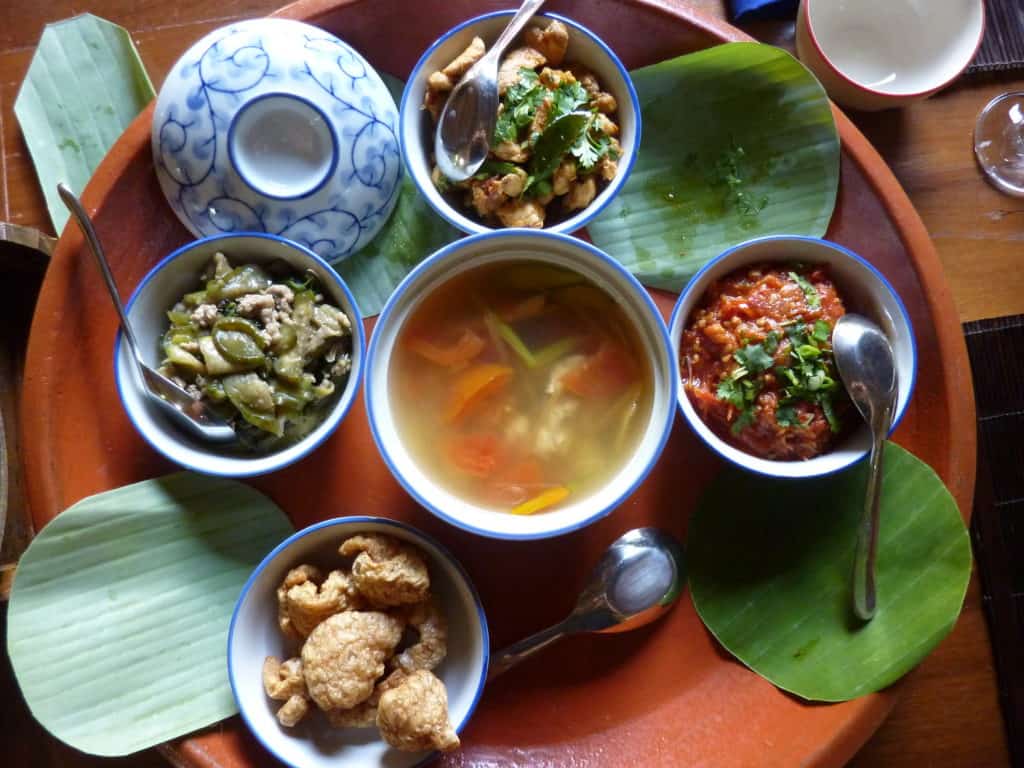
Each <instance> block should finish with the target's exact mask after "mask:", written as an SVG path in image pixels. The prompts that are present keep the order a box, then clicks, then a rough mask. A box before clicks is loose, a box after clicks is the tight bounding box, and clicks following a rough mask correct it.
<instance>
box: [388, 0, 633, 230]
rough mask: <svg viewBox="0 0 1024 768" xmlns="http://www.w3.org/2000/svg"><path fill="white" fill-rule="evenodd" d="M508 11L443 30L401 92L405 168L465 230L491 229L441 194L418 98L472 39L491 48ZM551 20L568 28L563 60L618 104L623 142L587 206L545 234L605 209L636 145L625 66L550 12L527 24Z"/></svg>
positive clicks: (574, 226) (578, 224) (573, 226)
mask: <svg viewBox="0 0 1024 768" xmlns="http://www.w3.org/2000/svg"><path fill="white" fill-rule="evenodd" d="M512 14H513V11H495V12H494V13H487V14H484V15H483V16H477V17H476V18H473V19H469V20H468V21H464V22H462V23H461V24H459V25H458V26H457V27H455V28H453V29H451V30H449V31H448V32H446V33H445V34H444V35H442V36H441V37H440V38H439V39H438V40H437V41H436V42H435V43H434V44H433V45H431V46H430V47H429V48H428V49H427V50H426V52H425V53H424V54H423V55H422V56H421V57H420V60H419V61H418V62H416V66H415V67H413V70H412V73H411V74H410V75H409V79H408V81H406V84H405V91H404V92H403V94H402V108H401V117H400V127H399V136H400V141H401V144H402V157H403V159H404V161H405V165H406V168H407V169H408V171H409V174H410V175H411V176H412V180H413V182H415V184H416V187H417V188H418V189H419V191H420V194H421V195H423V197H424V198H425V199H426V201H427V202H428V203H429V204H430V206H431V207H432V208H433V209H434V210H435V211H437V213H438V214H439V215H440V216H441V217H442V218H443V219H445V221H447V222H448V223H449V224H451V225H452V226H453V227H456V228H457V229H461V230H462V231H463V232H467V233H470V234H472V233H479V232H491V231H496V230H495V229H494V228H492V227H488V226H486V225H485V224H483V223H481V222H480V221H479V220H477V219H475V218H474V217H473V216H472V215H471V213H470V211H469V209H467V208H463V207H462V206H461V205H460V204H459V202H458V201H457V200H454V199H449V198H448V197H446V196H445V195H442V194H441V192H439V191H438V189H437V187H436V186H435V185H434V183H433V181H432V180H431V177H430V173H431V170H432V168H433V162H432V159H431V158H432V157H433V151H434V123H433V121H432V120H431V118H430V114H429V113H428V112H427V111H426V110H424V109H423V108H422V105H423V96H424V94H425V93H426V90H427V78H429V77H430V75H431V73H433V72H436V71H437V70H440V69H443V68H444V67H445V66H446V65H447V64H448V63H449V62H451V61H452V60H453V59H454V58H455V57H456V56H457V55H458V54H459V53H461V52H462V51H463V50H464V49H465V48H466V46H468V45H469V43H470V41H471V40H472V39H473V38H474V37H479V38H480V39H482V40H483V41H484V43H486V44H487V46H488V48H490V46H491V44H492V43H493V42H494V41H495V40H496V39H497V37H498V35H500V34H501V31H502V30H503V29H504V28H505V27H506V26H507V25H508V22H509V20H510V19H511V17H512ZM552 19H557V20H558V21H561V22H562V23H563V24H565V26H566V27H567V28H568V30H569V47H568V49H567V52H566V57H565V58H566V62H568V63H579V64H582V65H584V66H586V67H587V68H588V69H590V70H591V71H592V72H593V73H594V74H595V75H597V78H598V81H599V82H600V83H601V87H602V88H603V89H604V90H605V91H606V92H608V93H611V94H612V95H613V96H614V97H615V100H616V101H617V102H618V111H617V113H616V114H615V116H614V117H615V121H616V122H617V123H618V125H619V130H620V133H619V136H618V139H619V143H620V144H621V145H622V154H621V156H620V157H619V161H618V163H619V169H618V173H617V174H616V176H615V178H614V179H612V180H611V181H610V182H608V184H607V185H606V186H605V188H604V189H602V190H601V192H600V193H599V194H598V195H597V197H595V198H594V200H593V202H591V203H590V205H588V206H587V207H586V208H584V209H583V210H581V211H577V212H576V213H575V214H574V215H572V216H570V217H569V218H566V219H563V220H562V221H559V222H557V223H555V224H553V225H551V226H548V227H544V231H545V232H575V231H576V230H578V229H582V228H583V227H585V226H586V225H587V222H589V221H590V220H591V219H593V218H594V217H595V216H597V215H598V214H599V213H600V212H601V211H602V210H604V208H605V206H607V205H608V203H610V202H611V200H612V198H613V197H615V195H616V194H618V191H619V190H620V189H621V188H622V185H623V184H625V183H626V179H627V178H628V177H629V173H630V171H631V170H632V169H633V163H634V162H635V161H636V153H637V151H638V149H639V147H640V102H639V100H638V98H637V95H636V89H635V88H634V87H633V81H632V79H631V78H630V76H629V72H628V71H627V70H626V67H625V66H623V64H622V62H621V61H620V60H619V57H618V56H616V55H615V52H614V51H613V50H612V49H611V48H610V47H608V44H607V43H605V42H604V41H603V40H601V38H599V37H598V36H597V35H595V34H594V33H593V32H591V31H590V30H589V29H587V28H586V27H584V26H582V25H581V24H579V23H577V22H575V21H573V20H572V19H569V18H566V17H565V16H559V15H557V14H554V13H542V14H537V16H536V17H535V18H534V19H533V21H531V22H530V24H535V23H539V24H542V25H544V24H547V23H548V22H549V21H550V20H552ZM512 47H514V46H510V48H509V50H511V48H512Z"/></svg>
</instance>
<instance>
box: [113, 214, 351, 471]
mask: <svg viewBox="0 0 1024 768" xmlns="http://www.w3.org/2000/svg"><path fill="white" fill-rule="evenodd" d="M217 251H222V252H223V253H224V254H225V255H226V256H227V257H228V261H230V262H231V263H232V264H234V265H236V266H238V265H240V264H244V263H254V264H269V263H271V262H275V261H283V262H286V263H287V264H289V265H290V266H291V267H292V269H294V270H295V272H296V273H297V274H298V275H302V274H305V273H306V271H307V270H311V271H312V272H313V274H315V275H316V277H317V279H318V280H319V281H320V286H321V289H322V291H323V294H324V300H325V301H327V302H329V303H331V304H334V305H335V306H336V307H338V308H339V309H341V310H342V311H343V312H344V313H345V314H346V315H348V318H349V320H351V322H352V350H351V355H352V368H351V370H350V371H349V374H348V379H347V380H346V381H345V385H344V386H343V387H339V388H338V391H336V392H335V394H333V395H331V398H332V400H330V401H329V403H328V405H327V406H326V410H325V411H324V413H323V420H322V421H321V422H320V424H319V425H318V426H317V427H316V428H315V429H313V431H311V432H310V433H309V434H308V435H306V436H305V437H304V438H302V439H301V440H299V441H298V442H296V443H293V444H292V445H289V446H287V447H285V448H282V449H281V450H279V451H276V452H273V453H268V454H251V453H246V452H244V450H243V449H241V448H238V447H235V446H233V445H232V444H230V443H229V444H227V445H225V444H220V445H217V444H211V443H207V442H203V441H202V440H199V439H197V438H196V437H194V436H193V435H192V434H191V433H188V432H185V431H184V430H183V429H182V428H181V427H180V426H179V425H178V424H176V423H175V422H173V421H171V420H170V419H169V418H168V417H167V415H166V414H165V413H164V411H163V409H161V408H160V407H159V406H158V405H157V404H156V403H154V402H153V401H152V400H151V399H150V397H149V396H148V395H147V394H146V393H145V391H144V390H143V388H142V384H141V382H140V381H139V377H138V374H137V371H136V368H135V366H134V364H133V363H132V359H131V352H130V351H129V349H128V345H127V344H126V343H125V342H124V339H123V338H122V334H121V332H120V331H119V332H118V334H117V340H116V342H115V344H114V378H115V382H116V384H117V393H118V395H120V397H121V403H122V404H123V405H124V409H125V411H126V412H127V414H128V419H129V420H130V421H131V422H132V424H133V425H134V426H135V429H137V430H138V432H139V434H140V435H142V437H143V439H145V441H146V442H147V443H149V445H150V446H152V447H153V448H154V449H155V450H156V451H158V452H159V453H161V454H163V455H164V456H166V457H167V458H168V459H170V460H171V461H173V462H175V463H177V464H180V465H181V466H183V467H185V468H187V469H191V470H194V471H196V472H202V473H204V474H208V475H221V476H223V477H248V476H252V475H262V474H265V473H267V472H273V471H275V470H278V469H281V468H282V467H286V466H288V465H289V464H291V463H293V462H296V461H298V460H299V459H301V458H303V457H305V456H306V455H307V454H309V453H310V452H311V451H313V450H315V449H316V447H317V446H319V445H320V443H322V442H323V441H324V440H326V439H327V438H328V437H329V436H330V434H331V433H332V432H333V431H334V430H335V429H336V428H337V426H338V425H339V424H340V423H341V420H342V419H343V418H344V417H345V414H346V413H348V411H349V408H351V407H352V403H353V401H354V400H355V398H356V395H357V394H358V392H359V385H360V383H361V379H362V371H363V360H364V359H365V357H366V346H365V345H366V341H365V334H364V332H363V321H362V315H361V314H360V313H359V306H358V305H357V304H356V300H355V298H354V297H353V296H352V293H351V291H349V289H348V286H347V285H346V284H345V282H344V281H343V280H342V279H341V278H340V277H339V276H338V273H337V272H335V271H334V270H333V269H331V267H330V265H328V264H327V263H326V262H325V261H324V260H323V259H321V258H320V257H319V256H317V255H316V254H315V253H313V252H312V251H310V250H309V249H307V248H304V247H302V246H301V245H298V244H297V243H293V242H290V241H288V240H285V239H284V238H281V237H277V236H276V235H265V234H258V233H246V234H240V235H218V236H216V237H207V238H203V239H201V240H196V241H194V242H191V243H188V244H187V245H184V246H182V247H181V248H179V249H178V250H176V251H174V252H173V253H171V254H170V255H169V256H167V257H166V258H164V259H163V260H162V261H161V262H160V263H159V264H157V265H156V266H155V267H153V268H152V269H151V270H150V271H149V272H148V273H147V274H146V276H145V277H144V278H142V281H141V282H140V283H139V285H138V286H137V287H136V288H135V291H134V292H133V293H132V295H131V298H129V299H128V303H127V305H126V310H127V312H128V320H129V322H130V323H131V325H132V329H133V330H134V331H135V336H136V338H137V339H138V341H139V350H140V352H141V354H142V357H143V361H144V362H145V363H146V364H147V365H149V366H150V367H152V368H154V369H156V368H159V367H160V363H161V361H162V360H163V350H162V347H161V341H162V339H163V335H164V332H165V331H166V330H167V326H168V320H167V310H169V309H170V308H171V307H173V306H174V304H175V303H176V302H177V301H179V300H180V299H181V297H182V296H183V295H184V294H186V293H189V292H191V291H195V290H196V289H197V288H199V287H201V281H200V279H199V276H200V274H201V273H202V272H203V270H204V269H205V267H206V265H207V264H208V263H209V261H210V259H211V258H213V254H214V253H216V252H217Z"/></svg>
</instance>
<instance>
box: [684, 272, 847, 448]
mask: <svg viewBox="0 0 1024 768" xmlns="http://www.w3.org/2000/svg"><path fill="white" fill-rule="evenodd" d="M845 311H846V310H845V308H844V307H843V301H842V299H841V298H840V296H839V294H838V293H837V291H836V287H835V285H834V283H833V282H832V280H831V278H830V277H829V274H828V271H827V268H826V267H823V266H820V265H802V264H784V263H783V264H778V263H775V264H756V265H752V266H747V267H743V268H741V269H739V270H736V271H735V272H732V273H730V274H729V275H727V276H725V277H724V278H722V279H720V280H717V281H716V282H714V283H712V285H711V287H710V288H709V289H708V290H707V293H706V294H705V296H704V298H703V300H702V301H701V303H700V304H699V305H698V306H697V308H696V309H695V310H694V311H693V313H692V315H691V316H690V320H689V323H688V324H687V327H686V329H685V330H684V332H683V335H682V341H681V344H680V369H681V371H682V377H683V385H684V387H685V390H686V393H687V396H688V397H689V398H690V402H691V403H692V404H693V407H694V409H695V410H696V411H697V413H698V415H699V416H700V418H701V419H702V420H703V421H704V423H705V424H707V425H708V426H709V427H710V428H711V429H712V430H713V431H714V432H715V434H717V435H718V436H719V437H721V438H722V439H723V440H725V441H726V442H727V443H730V444H731V445H734V446H736V447H737V448H739V449H740V450H743V451H746V452H747V453H750V454H753V455H755V456H758V457H760V458H764V459H773V460H781V461H789V460H799V459H809V458H813V457H814V456H818V455H820V454H822V453H824V452H825V451H827V450H828V449H829V447H830V446H831V444H832V442H833V441H834V439H835V437H836V435H837V434H838V433H839V432H840V431H841V428H842V424H841V422H842V419H843V416H844V413H845V412H846V410H847V409H848V407H849V401H848V400H847V398H846V395H845V392H844V391H843V389H842V385H841V384H840V383H839V379H838V376H837V374H836V370H835V361H834V359H833V355H832V328H833V327H834V326H835V323H836V321H837V320H838V319H839V318H840V317H842V315H843V314H845Z"/></svg>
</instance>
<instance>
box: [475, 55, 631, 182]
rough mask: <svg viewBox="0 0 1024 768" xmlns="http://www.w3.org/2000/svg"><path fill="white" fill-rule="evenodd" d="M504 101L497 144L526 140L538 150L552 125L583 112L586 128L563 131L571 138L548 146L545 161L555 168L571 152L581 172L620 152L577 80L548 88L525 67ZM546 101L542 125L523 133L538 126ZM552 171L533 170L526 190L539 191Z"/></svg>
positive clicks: (496, 133) (496, 138) (496, 132)
mask: <svg viewBox="0 0 1024 768" xmlns="http://www.w3.org/2000/svg"><path fill="white" fill-rule="evenodd" d="M501 103H502V109H501V114H500V115H498V121H497V124H496V125H495V128H494V141H493V143H494V144H495V145H497V144H501V143H504V142H521V141H526V142H528V143H529V144H530V146H531V147H534V148H535V153H536V151H537V146H538V142H541V141H542V139H543V137H544V136H545V135H546V134H547V133H548V129H549V128H551V127H552V126H553V125H554V124H555V123H556V122H558V121H559V120H560V119H562V118H565V117H567V116H570V115H580V116H582V117H588V118H589V119H588V120H587V122H586V126H585V128H582V130H581V131H579V132H576V131H573V132H571V133H566V132H564V131H563V133H564V134H565V136H566V138H567V139H569V140H568V141H566V142H564V143H562V142H554V144H556V145H557V146H554V147H549V146H545V150H546V154H547V155H551V156H550V157H548V158H547V161H546V162H545V163H544V165H545V166H550V165H551V164H552V163H553V167H552V172H553V170H554V168H557V167H558V165H559V163H560V162H561V160H562V158H564V157H565V156H566V155H567V154H571V155H572V156H573V157H575V158H576V161H577V163H578V167H579V170H580V172H582V173H588V172H590V171H592V170H594V169H595V168H596V166H597V163H598V161H599V160H600V159H601V158H602V157H605V156H606V155H607V156H610V157H612V158H613V159H617V156H618V152H617V151H616V150H615V149H614V148H613V144H612V141H611V139H609V137H608V136H606V135H605V134H604V133H603V132H602V131H601V130H599V129H598V127H597V125H598V123H597V112H596V111H595V110H594V109H593V108H592V107H591V104H590V94H589V93H587V90H586V88H584V87H583V86H582V85H581V84H580V83H578V82H575V81H572V82H564V83H561V84H560V85H558V86H557V87H555V88H548V87H547V86H546V85H545V84H544V83H543V82H541V80H540V76H539V75H538V74H537V73H536V72H535V71H534V70H532V69H526V68H525V67H524V68H522V69H520V70H519V77H518V79H517V80H516V82H515V83H514V84H513V85H511V86H509V88H508V90H506V91H505V94H504V96H502V98H501ZM545 103H546V104H547V106H545V107H544V109H545V110H546V113H545V118H546V119H545V120H544V125H543V126H540V127H541V130H530V132H529V135H527V136H524V135H523V132H524V129H526V128H528V127H530V128H531V129H532V128H533V127H535V126H534V122H535V118H536V117H537V111H538V110H539V109H540V108H541V105H542V104H545ZM577 119H578V118H577ZM581 127H582V126H581ZM547 144H552V141H547ZM549 175H550V173H544V172H540V173H538V172H535V171H531V177H532V178H531V179H530V180H528V181H527V183H526V186H525V190H526V192H527V193H529V194H531V195H532V194H539V192H538V189H537V185H538V184H539V183H540V182H541V181H542V180H543V179H545V178H547V176H549Z"/></svg>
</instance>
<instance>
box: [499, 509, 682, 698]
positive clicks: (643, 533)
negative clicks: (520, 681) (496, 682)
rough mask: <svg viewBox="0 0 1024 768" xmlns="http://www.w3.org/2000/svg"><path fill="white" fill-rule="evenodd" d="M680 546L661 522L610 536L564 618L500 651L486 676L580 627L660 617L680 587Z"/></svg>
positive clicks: (623, 626)
mask: <svg viewBox="0 0 1024 768" xmlns="http://www.w3.org/2000/svg"><path fill="white" fill-rule="evenodd" d="M683 563H684V560H683V549H682V547H681V546H680V545H679V544H678V543H677V542H676V540H675V539H673V538H672V537H671V536H669V535H668V534H666V533H663V532H662V531H659V530H658V529H657V528H634V529H633V530H632V531H628V532H627V533H624V534H623V535H622V536H620V537H619V538H618V539H616V540H615V541H613V542H612V544H611V546H609V547H608V549H607V550H605V553H604V555H603V556H602V557H601V561H600V562H599V563H598V564H597V567H596V568H594V570H593V572H592V573H591V574H590V579H589V580H588V582H587V586H586V587H584V589H583V592H581V593H580V596H579V598H578V599H577V600H576V607H575V608H573V611H572V613H570V614H569V615H568V616H567V617H566V618H565V619H564V620H563V621H560V622H559V623H558V624H555V625H554V626H552V627H548V628H547V629H543V630H541V631H540V632H537V633H536V634H533V635H530V636H529V637H527V638H526V639H524V640H520V641H519V642H518V643H514V644H512V645H510V646H508V647H507V648H504V649H502V650H501V651H498V652H497V653H495V654H494V655H493V656H492V657H491V663H490V667H489V668H488V670H487V679H488V680H493V679H494V678H496V677H497V676H498V675H500V674H502V673H504V672H507V671H508V670H510V669H511V668H512V667H514V666H515V665H517V664H518V663H519V662H521V661H523V660H524V659H527V658H529V657H530V656H532V655H533V654H535V653H537V652H538V651H540V650H542V649H544V648H547V647H548V646H549V645H551V644H552V643H554V642H556V641H558V640H561V639H562V638H563V637H565V636H567V635H573V634H576V633H578V632H628V631H629V630H631V629H637V628H638V627H642V626H644V625H645V624H650V623H651V622H652V621H654V620H655V619H658V618H660V617H661V616H662V615H663V614H664V613H665V612H666V611H667V610H668V609H669V608H671V607H672V605H673V603H675V601H676V599H677V598H678V597H679V594H680V592H682V588H683V583H684V581H685V573H684V565H683Z"/></svg>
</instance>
